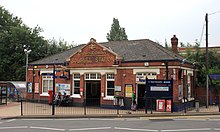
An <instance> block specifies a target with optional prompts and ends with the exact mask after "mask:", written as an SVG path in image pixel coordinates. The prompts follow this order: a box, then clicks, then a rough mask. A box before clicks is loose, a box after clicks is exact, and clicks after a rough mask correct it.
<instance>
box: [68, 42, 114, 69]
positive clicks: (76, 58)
mask: <svg viewBox="0 0 220 132" xmlns="http://www.w3.org/2000/svg"><path fill="white" fill-rule="evenodd" d="M115 59H116V54H114V53H113V52H112V51H111V50H109V49H108V48H106V47H104V46H102V45H99V44H97V43H89V44H87V45H86V46H85V47H83V48H82V49H80V50H79V51H78V52H76V54H74V55H73V56H72V57H71V58H70V65H71V64H72V65H74V66H76V64H78V65H86V64H89V65H93V66H94V65H97V64H98V65H103V63H106V64H107V65H113V64H114V62H115Z"/></svg>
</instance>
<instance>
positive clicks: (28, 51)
mask: <svg viewBox="0 0 220 132" xmlns="http://www.w3.org/2000/svg"><path fill="white" fill-rule="evenodd" d="M24 48H25V49H24V52H25V54H26V79H25V80H26V87H28V84H27V80H28V76H27V75H28V54H30V52H31V50H29V49H27V48H26V45H24Z"/></svg>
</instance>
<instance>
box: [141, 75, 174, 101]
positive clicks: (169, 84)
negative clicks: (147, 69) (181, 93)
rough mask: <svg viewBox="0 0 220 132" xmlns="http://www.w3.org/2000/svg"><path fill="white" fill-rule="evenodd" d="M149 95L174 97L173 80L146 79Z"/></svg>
mask: <svg viewBox="0 0 220 132" xmlns="http://www.w3.org/2000/svg"><path fill="white" fill-rule="evenodd" d="M145 91H146V93H147V97H154V98H163V97H164V98H167V97H170V98H172V97H173V80H155V79H147V80H146V89H145Z"/></svg>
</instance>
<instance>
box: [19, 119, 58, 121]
mask: <svg viewBox="0 0 220 132" xmlns="http://www.w3.org/2000/svg"><path fill="white" fill-rule="evenodd" d="M21 120H23V121H52V120H54V119H21Z"/></svg>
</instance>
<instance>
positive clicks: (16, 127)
mask: <svg viewBox="0 0 220 132" xmlns="http://www.w3.org/2000/svg"><path fill="white" fill-rule="evenodd" d="M18 128H28V126H14V127H0V129H18Z"/></svg>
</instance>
